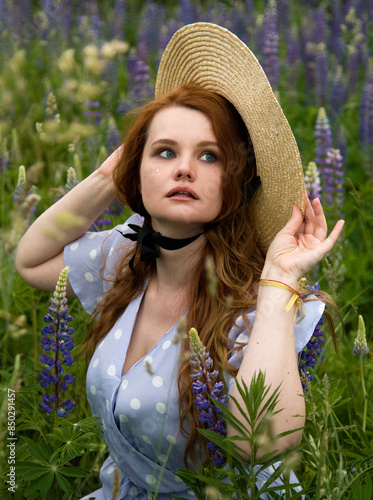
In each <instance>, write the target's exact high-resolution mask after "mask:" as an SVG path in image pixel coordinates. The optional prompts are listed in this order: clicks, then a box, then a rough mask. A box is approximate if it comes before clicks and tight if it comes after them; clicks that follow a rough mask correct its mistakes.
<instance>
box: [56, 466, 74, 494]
mask: <svg viewBox="0 0 373 500" xmlns="http://www.w3.org/2000/svg"><path fill="white" fill-rule="evenodd" d="M56 479H57V481H58V484H59V485H60V486H61V489H62V490H63V491H64V492H65V493H69V492H70V491H72V490H73V485H72V484H71V482H70V480H69V479H67V478H66V477H65V476H64V475H63V474H61V471H56Z"/></svg>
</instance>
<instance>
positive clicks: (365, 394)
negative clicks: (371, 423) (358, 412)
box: [360, 356, 368, 432]
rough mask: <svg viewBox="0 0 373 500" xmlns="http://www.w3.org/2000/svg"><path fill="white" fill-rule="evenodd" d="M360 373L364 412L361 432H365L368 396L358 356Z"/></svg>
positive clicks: (361, 362) (362, 365) (361, 357)
mask: <svg viewBox="0 0 373 500" xmlns="http://www.w3.org/2000/svg"><path fill="white" fill-rule="evenodd" d="M360 372H361V386H362V388H363V398H364V410H363V426H362V427H363V431H364V432H365V429H366V425H367V413H368V394H367V391H366V388H365V380H364V362H363V356H360Z"/></svg>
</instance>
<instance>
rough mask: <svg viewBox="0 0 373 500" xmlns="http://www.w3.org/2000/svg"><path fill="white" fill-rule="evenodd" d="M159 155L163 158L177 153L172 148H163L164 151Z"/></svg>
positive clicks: (171, 156) (172, 156)
mask: <svg viewBox="0 0 373 500" xmlns="http://www.w3.org/2000/svg"><path fill="white" fill-rule="evenodd" d="M159 156H160V157H161V158H174V157H175V155H174V154H173V152H172V151H171V150H170V149H163V150H162V151H160V152H159Z"/></svg>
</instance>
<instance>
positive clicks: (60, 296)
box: [39, 266, 75, 417]
mask: <svg viewBox="0 0 373 500" xmlns="http://www.w3.org/2000/svg"><path fill="white" fill-rule="evenodd" d="M68 273H69V267H68V266H67V267H65V268H64V269H63V270H62V271H61V274H60V276H59V278H58V281H57V286H56V289H55V291H54V293H53V297H52V298H51V303H50V306H49V307H48V314H46V315H45V316H44V318H43V319H44V321H45V323H47V325H46V326H45V327H44V328H43V329H42V330H41V333H42V337H41V347H42V349H43V350H44V351H46V352H51V354H52V355H51V356H49V355H48V354H41V355H40V358H39V359H40V361H41V363H43V364H44V370H43V371H42V372H41V373H40V385H41V387H43V389H45V388H46V387H48V386H49V385H52V386H53V388H54V391H53V393H52V395H50V394H48V393H47V392H46V393H44V394H43V403H39V406H40V408H41V409H42V410H44V411H45V412H46V413H48V415H50V414H51V412H52V411H53V409H54V410H55V411H56V413H57V415H58V416H59V417H66V416H67V412H69V413H71V411H72V409H73V407H74V406H75V401H72V400H71V398H69V399H66V401H63V402H62V403H61V400H60V398H61V394H60V389H62V390H63V391H66V389H67V388H68V385H70V384H72V383H73V382H74V380H75V377H74V375H71V373H69V372H67V373H66V374H65V375H64V376H63V366H62V365H65V366H71V365H72V364H73V363H74V358H73V357H72V356H71V351H72V350H73V348H74V340H73V338H72V334H73V333H74V328H71V327H68V326H67V324H68V323H69V322H70V321H71V320H72V317H71V316H70V315H69V314H68V312H69V308H68V306H67V299H66V281H67V276H68ZM62 376H63V377H62Z"/></svg>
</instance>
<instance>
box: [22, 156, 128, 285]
mask: <svg viewBox="0 0 373 500" xmlns="http://www.w3.org/2000/svg"><path fill="white" fill-rule="evenodd" d="M120 152H121V148H118V149H117V150H116V151H114V153H112V154H111V155H110V156H109V158H107V160H105V161H104V162H103V164H102V165H101V166H100V167H99V168H98V169H97V170H95V171H94V172H93V173H92V174H91V175H90V176H88V177H87V178H86V179H84V180H83V181H81V182H79V184H78V185H77V186H75V187H74V188H73V189H72V190H71V191H69V192H68V193H67V194H66V195H65V196H63V197H62V198H61V199H60V200H59V201H58V202H57V203H54V204H53V205H52V206H51V207H49V208H48V210H46V211H45V212H44V213H42V214H41V215H40V217H38V219H36V221H35V222H34V223H33V224H32V225H31V226H30V227H29V229H28V230H27V231H26V233H25V234H24V235H23V237H22V239H21V241H20V242H19V244H18V248H17V253H16V259H15V260H16V262H15V263H16V268H17V271H18V272H19V274H20V275H21V276H22V278H23V279H24V280H25V281H26V282H27V283H29V284H30V285H32V286H34V287H35V288H39V289H41V290H47V291H53V290H54V288H55V286H56V283H57V279H58V276H59V274H60V272H61V271H62V269H63V268H64V267H65V266H64V259H63V250H64V247H65V246H66V245H68V244H69V243H71V242H72V241H74V240H76V239H78V238H80V237H81V236H83V234H85V233H86V231H87V230H88V229H89V228H90V226H91V225H92V223H93V222H94V221H95V220H96V219H97V218H98V217H99V216H100V215H101V214H102V213H103V212H104V210H105V209H106V208H107V207H108V206H109V205H110V203H111V202H112V201H113V200H114V199H115V188H114V184H113V182H112V172H113V170H114V167H115V165H116V163H117V162H118V161H119V158H120ZM66 221H68V222H66ZM67 292H68V295H74V293H73V291H72V289H71V287H70V286H69V284H68V287H67Z"/></svg>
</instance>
